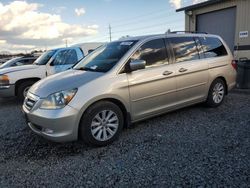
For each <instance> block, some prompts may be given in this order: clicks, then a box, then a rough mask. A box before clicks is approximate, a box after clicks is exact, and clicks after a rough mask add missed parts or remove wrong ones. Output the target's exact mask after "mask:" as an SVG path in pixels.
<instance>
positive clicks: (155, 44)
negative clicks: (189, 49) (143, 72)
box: [131, 39, 169, 68]
mask: <svg viewBox="0 0 250 188" xmlns="http://www.w3.org/2000/svg"><path fill="white" fill-rule="evenodd" d="M134 59H141V60H145V61H146V68H149V67H154V66H159V65H163V64H168V63H169V61H168V56H167V51H166V47H165V42H164V40H163V39H156V40H152V41H149V42H146V43H145V44H143V45H142V46H141V48H140V49H139V50H137V51H136V52H135V53H134V54H133V56H132V57H131V60H134Z"/></svg>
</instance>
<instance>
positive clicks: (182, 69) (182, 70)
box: [179, 68, 187, 72]
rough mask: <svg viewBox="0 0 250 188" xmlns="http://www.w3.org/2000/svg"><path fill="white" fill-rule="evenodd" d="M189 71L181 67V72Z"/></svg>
mask: <svg viewBox="0 0 250 188" xmlns="http://www.w3.org/2000/svg"><path fill="white" fill-rule="evenodd" d="M186 71H187V69H185V68H180V69H179V72H186Z"/></svg>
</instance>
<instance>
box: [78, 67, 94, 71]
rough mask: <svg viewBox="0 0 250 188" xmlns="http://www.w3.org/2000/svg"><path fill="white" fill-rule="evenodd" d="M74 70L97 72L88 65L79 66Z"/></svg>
mask: <svg viewBox="0 0 250 188" xmlns="http://www.w3.org/2000/svg"><path fill="white" fill-rule="evenodd" d="M76 70H82V71H91V72H97V71H96V70H94V69H91V68H89V67H81V68H79V69H76Z"/></svg>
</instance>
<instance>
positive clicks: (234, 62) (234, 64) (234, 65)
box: [232, 60, 237, 70]
mask: <svg viewBox="0 0 250 188" xmlns="http://www.w3.org/2000/svg"><path fill="white" fill-rule="evenodd" d="M232 66H233V68H234V69H235V70H236V69H237V63H236V61H235V60H233V61H232Z"/></svg>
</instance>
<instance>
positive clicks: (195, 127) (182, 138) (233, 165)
mask: <svg viewBox="0 0 250 188" xmlns="http://www.w3.org/2000/svg"><path fill="white" fill-rule="evenodd" d="M0 143H1V144H0V187H18V186H25V187H42V186H43V187H55V186H57V187H80V186H82V187H132V186H133V187H145V186H146V187H153V186H154V187H250V92H249V93H247V92H246V93H241V92H233V93H231V94H230V95H229V96H227V98H226V100H225V102H224V104H223V105H222V106H220V107H219V108H217V109H209V108H206V107H203V106H202V105H196V106H192V107H189V108H185V109H182V110H178V111H175V112H172V113H168V114H166V115H163V116H160V117H157V118H153V119H150V120H147V121H144V122H141V123H137V124H136V125H135V126H134V127H133V128H130V129H126V130H124V131H123V134H122V135H121V137H120V139H119V140H118V141H116V142H115V143H114V144H112V145H110V146H107V147H103V148H91V147H88V146H86V145H84V143H82V142H80V141H78V142H74V143H67V144H57V143H52V142H49V141H47V140H45V139H43V138H40V137H39V136H37V135H35V134H33V133H32V132H31V131H30V130H29V129H28V128H27V126H26V125H25V122H24V120H23V118H22V113H21V111H20V106H18V104H17V102H16V101H15V100H13V99H8V100H7V99H4V100H3V99H2V100H1V99H0Z"/></svg>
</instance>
